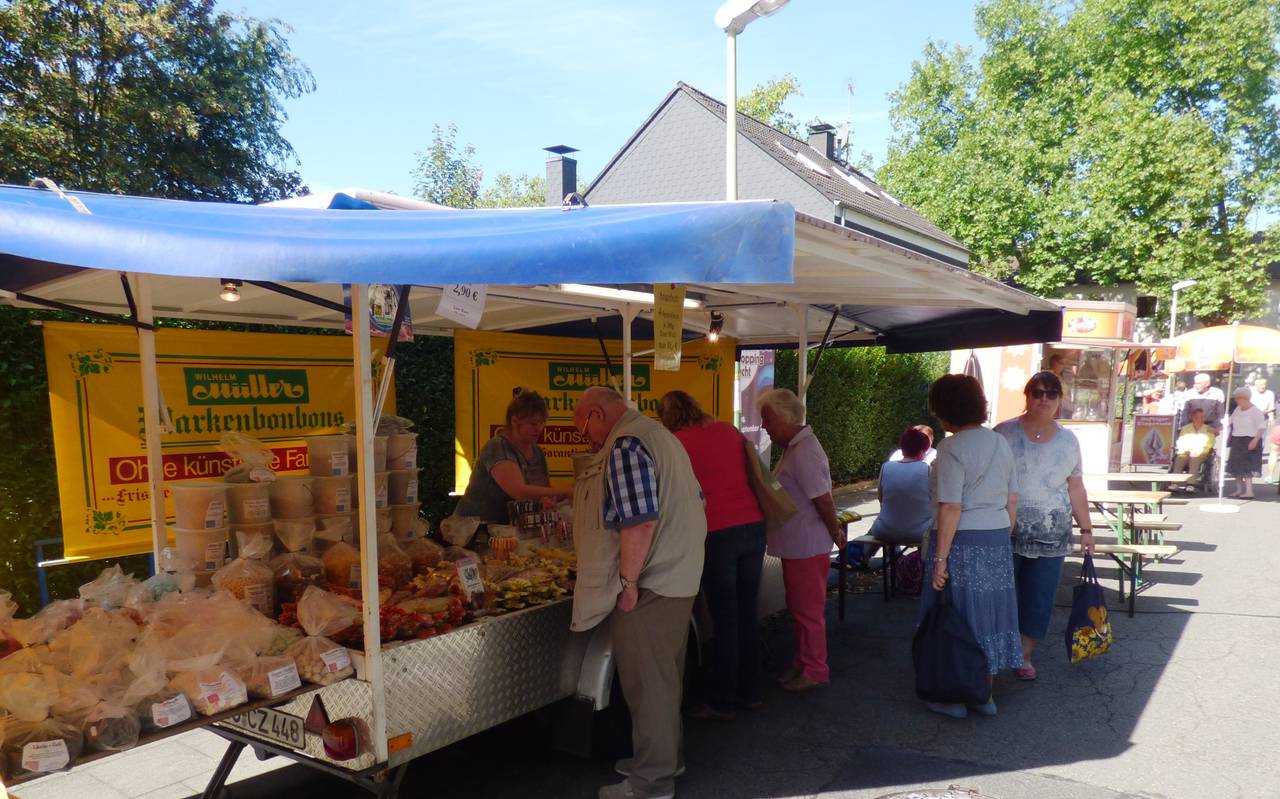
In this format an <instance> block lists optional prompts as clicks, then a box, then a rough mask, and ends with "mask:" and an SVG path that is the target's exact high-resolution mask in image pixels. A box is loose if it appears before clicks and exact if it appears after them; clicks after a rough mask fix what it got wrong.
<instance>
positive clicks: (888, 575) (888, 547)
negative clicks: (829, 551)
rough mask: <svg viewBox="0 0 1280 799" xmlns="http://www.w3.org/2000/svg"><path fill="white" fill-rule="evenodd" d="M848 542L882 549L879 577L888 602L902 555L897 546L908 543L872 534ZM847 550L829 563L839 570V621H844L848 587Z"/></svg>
mask: <svg viewBox="0 0 1280 799" xmlns="http://www.w3.org/2000/svg"><path fill="white" fill-rule="evenodd" d="M849 543H850V544H860V545H862V546H863V547H880V548H882V549H884V557H883V560H884V568H882V569H881V570H880V579H881V581H882V591H883V593H884V601H886V602H888V601H889V599H890V598H891V597H892V596H893V594H894V577H895V575H896V568H897V563H898V558H900V557H902V555H901V554H899V553H898V552H897V548H898V547H910V546H912V545H910V544H890V543H889V542H887V541H881V540H880V539H878V538H876V537H875V536H873V535H860V536H858V537H857V538H850V539H849ZM846 553H847V550H841V551H840V553H839V554H838V555H837V556H836V557H835V558H834V559H832V561H831V565H832V567H833V568H835V569H836V570H837V571H838V572H839V578H838V580H837V583H836V596H837V601H838V604H837V613H838V617H839V619H840V621H844V601H845V595H846V594H847V593H848V587H847V586H846V585H845V579H846V578H847V576H848V574H849V559H848V555H847V554H846Z"/></svg>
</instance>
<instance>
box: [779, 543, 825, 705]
mask: <svg viewBox="0 0 1280 799" xmlns="http://www.w3.org/2000/svg"><path fill="white" fill-rule="evenodd" d="M830 570H831V556H830V555H829V554H827V553H825V552H824V553H823V554H821V555H814V556H813V557H811V558H783V559H782V582H783V585H784V586H785V587H786V591H787V610H788V611H790V612H791V619H792V624H793V630H792V632H793V634H794V637H795V657H794V658H793V659H792V661H791V665H792V666H793V667H795V668H796V669H799V670H800V673H801V674H803V675H804V676H806V677H808V678H809V679H811V680H813V681H814V682H822V683H825V682H827V681H829V680H830V679H831V672H830V671H829V670H828V669H827V618H826V606H827V572H829V571H830Z"/></svg>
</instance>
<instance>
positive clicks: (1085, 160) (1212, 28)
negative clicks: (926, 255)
mask: <svg viewBox="0 0 1280 799" xmlns="http://www.w3.org/2000/svg"><path fill="white" fill-rule="evenodd" d="M976 19H977V32H978V36H979V38H980V39H981V40H982V42H983V44H984V50H985V52H984V55H983V56H982V57H981V58H980V59H977V60H975V59H974V57H973V55H972V53H971V52H970V51H968V50H965V49H962V48H948V47H946V46H943V45H939V44H936V43H930V44H929V45H928V46H927V47H926V49H925V52H924V53H923V55H922V57H921V58H920V59H919V60H918V61H917V62H916V63H915V64H914V65H913V68H912V74H911V77H910V79H909V80H908V81H907V82H906V84H904V85H903V86H902V87H901V88H900V89H899V90H898V91H897V92H895V93H893V94H892V95H891V102H892V109H891V112H890V114H891V119H892V122H893V125H894V136H893V139H892V140H891V142H890V146H889V153H888V159H887V163H886V164H885V166H884V167H883V168H882V169H881V170H879V172H878V177H879V178H880V180H881V182H883V183H884V184H885V185H886V187H888V188H889V189H890V190H891V191H894V192H895V193H897V194H898V196H900V197H902V198H903V199H904V200H905V201H907V202H909V203H911V204H912V205H914V206H915V207H916V208H917V209H919V210H920V211H921V212H922V213H924V214H925V215H926V216H928V217H929V218H930V219H932V220H933V221H935V222H936V223H938V224H939V225H940V226H941V227H942V228H944V229H945V230H948V231H949V232H951V233H952V234H953V235H955V236H956V237H957V238H959V239H960V240H961V241H964V242H965V243H966V244H967V245H969V247H970V250H971V251H972V252H973V259H974V260H973V266H974V268H975V269H977V270H979V271H982V272H984V273H986V274H989V275H992V276H995V277H1000V278H1006V277H1011V276H1014V277H1016V279H1017V281H1018V282H1019V283H1020V284H1022V285H1023V286H1026V287H1027V288H1029V289H1030V290H1032V291H1035V292H1037V293H1041V294H1046V295H1052V294H1054V293H1055V292H1058V291H1060V290H1061V289H1062V287H1064V286H1066V285H1068V284H1071V283H1075V282H1079V281H1092V282H1095V283H1098V284H1101V285H1116V284H1119V283H1125V282H1134V283H1136V285H1137V287H1138V289H1139V291H1143V292H1151V293H1156V294H1162V295H1165V296H1168V294H1169V287H1170V285H1171V284H1172V283H1174V282H1176V281H1177V280H1180V279H1182V278H1186V277H1195V278H1197V279H1198V280H1199V281H1200V282H1199V285H1197V286H1196V287H1194V288H1193V289H1190V290H1188V291H1187V292H1186V293H1185V294H1184V295H1181V297H1180V298H1181V299H1182V301H1183V302H1184V303H1185V306H1184V307H1186V308H1187V309H1188V310H1189V311H1190V312H1192V313H1194V314H1195V315H1196V316H1198V317H1200V318H1201V319H1204V320H1206V321H1211V322H1224V321H1229V320H1232V319H1238V318H1242V317H1246V316H1248V315H1250V314H1252V313H1255V312H1257V311H1258V310H1259V309H1260V307H1261V305H1262V303H1263V302H1264V301H1265V286H1266V272H1265V264H1266V263H1268V262H1269V261H1271V260H1274V258H1275V250H1276V238H1275V237H1268V238H1267V239H1257V238H1256V237H1254V236H1253V234H1252V232H1251V231H1250V230H1249V228H1248V226H1247V224H1246V220H1247V217H1248V215H1249V213H1250V212H1252V211H1253V210H1254V209H1255V208H1257V207H1259V206H1264V207H1265V206H1274V205H1275V204H1276V203H1277V201H1278V200H1280V194H1278V189H1280V124H1278V123H1277V115H1276V113H1275V110H1274V109H1273V108H1272V107H1271V105H1270V104H1271V100H1272V98H1273V97H1274V96H1275V95H1276V93H1277V90H1278V89H1280V54H1278V53H1277V49H1276V41H1277V36H1280V4H1277V3H1275V2H1274V1H1270V2H1252V1H1251V0H1195V1H1194V2H1180V1H1178V0H1079V1H1078V2H1073V3H1069V4H1067V3H1062V2H1058V1H1057V0H990V1H989V2H986V3H984V4H982V5H980V6H979V8H978V11H977V16H976ZM1226 43H1230V46H1226Z"/></svg>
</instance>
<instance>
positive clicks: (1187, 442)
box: [1173, 408, 1216, 474]
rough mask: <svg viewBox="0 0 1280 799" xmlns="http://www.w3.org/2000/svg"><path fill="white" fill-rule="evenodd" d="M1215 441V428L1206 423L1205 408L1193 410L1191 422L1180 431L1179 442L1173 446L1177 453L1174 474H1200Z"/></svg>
mask: <svg viewBox="0 0 1280 799" xmlns="http://www.w3.org/2000/svg"><path fill="white" fill-rule="evenodd" d="M1215 439H1216V436H1215V435H1214V433H1213V428H1212V427H1210V426H1209V425H1208V424H1206V423H1205V421H1204V408H1192V409H1191V421H1190V422H1188V423H1187V424H1185V425H1183V426H1182V429H1181V430H1179V431H1178V440H1177V441H1176V442H1175V443H1174V445H1173V447H1174V452H1175V453H1176V454H1175V455H1174V458H1173V472H1174V473H1175V474H1180V473H1182V472H1190V473H1191V474H1200V467H1201V466H1203V465H1204V461H1205V458H1208V457H1209V455H1210V454H1212V453H1213V444H1214V440H1215Z"/></svg>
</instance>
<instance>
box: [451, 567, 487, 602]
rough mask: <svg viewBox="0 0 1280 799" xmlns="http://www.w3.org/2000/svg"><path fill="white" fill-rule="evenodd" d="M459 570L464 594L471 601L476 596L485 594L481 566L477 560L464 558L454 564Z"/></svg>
mask: <svg viewBox="0 0 1280 799" xmlns="http://www.w3.org/2000/svg"><path fill="white" fill-rule="evenodd" d="M454 565H456V566H457V568H458V578H459V579H460V580H462V593H464V594H466V595H467V601H468V602H470V601H471V597H472V595H474V594H482V593H484V579H483V578H482V577H481V576H480V564H479V563H477V562H476V559H475V558H463V559H462V560H460V561H458V562H457V563H456V564H454Z"/></svg>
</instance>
